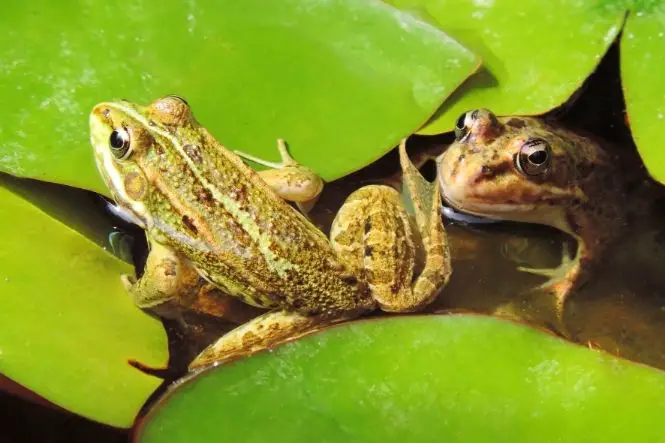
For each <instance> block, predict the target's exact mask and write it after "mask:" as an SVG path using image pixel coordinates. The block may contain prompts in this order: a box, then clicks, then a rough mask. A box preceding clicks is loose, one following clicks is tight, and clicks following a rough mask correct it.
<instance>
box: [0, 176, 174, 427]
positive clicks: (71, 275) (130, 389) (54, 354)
mask: <svg viewBox="0 0 665 443" xmlns="http://www.w3.org/2000/svg"><path fill="white" fill-rule="evenodd" d="M0 206H2V209H3V212H2V217H0V231H1V232H4V233H5V234H4V235H3V238H2V248H0V264H2V265H1V266H0V303H1V309H0V324H2V328H0V372H2V373H3V374H4V375H6V376H7V377H9V378H11V379H12V380H14V381H16V382H18V383H20V384H21V385H23V386H25V387H27V388H29V389H30V390H32V391H34V392H36V393H37V394H39V395H41V396H42V397H44V398H45V399H47V400H49V401H51V402H53V403H55V404H57V405H59V406H61V407H63V408H65V409H68V410H70V411H72V412H75V413H77V414H81V415H83V416H85V417H88V418H91V419H93V420H96V421H99V422H103V423H107V424H110V425H113V426H118V427H129V426H131V424H132V422H133V420H134V417H135V416H136V414H137V412H138V411H139V409H140V408H141V407H142V405H143V403H144V402H145V401H146V399H147V398H148V396H149V395H150V394H151V393H152V392H153V391H154V390H155V389H156V388H157V386H158V385H159V384H160V383H161V380H160V379H158V378H156V377H152V376H148V375H146V374H144V373H143V372H141V371H139V370H138V369H135V368H134V367H132V366H130V365H129V363H128V362H129V360H136V361H139V362H141V363H143V364H145V365H148V366H154V367H163V366H165V365H166V363H167V358H168V348H167V343H166V335H165V332H164V330H163V327H162V325H161V324H160V323H159V322H158V321H157V320H154V319H152V318H151V317H149V316H147V315H146V314H144V313H143V312H141V311H140V310H138V309H137V308H136V307H135V306H134V305H133V303H132V302H131V300H130V298H129V297H128V296H127V294H126V293H125V291H124V288H123V287H122V285H121V283H120V279H119V276H120V274H121V273H128V272H132V268H131V267H130V266H129V265H128V264H127V263H124V262H122V261H120V260H118V259H117V258H115V257H113V256H112V255H110V254H109V253H107V252H105V251H104V250H102V249H101V248H99V247H98V246H97V245H95V244H94V243H92V242H91V241H90V240H88V239H86V238H85V237H83V236H82V235H81V234H78V233H77V232H75V231H73V230H72V229H70V228H69V227H67V226H65V225H63V224H62V223H60V222H58V221H56V220H54V219H52V218H51V217H49V216H47V215H46V214H45V213H43V212H42V211H40V210H39V209H38V208H37V207H35V206H33V205H32V204H30V203H28V202H27V201H26V200H23V199H22V198H20V197H18V196H17V195H16V194H14V193H12V192H10V191H9V189H8V188H7V187H6V183H5V182H4V181H0Z"/></svg>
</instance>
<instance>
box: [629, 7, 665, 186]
mask: <svg viewBox="0 0 665 443" xmlns="http://www.w3.org/2000/svg"><path fill="white" fill-rule="evenodd" d="M640 3H641V5H640V6H641V7H640V8H637V9H636V10H634V11H632V12H631V14H630V15H629V16H628V19H627V21H626V26H625V29H624V33H623V36H622V38H621V77H622V79H621V81H622V85H623V90H624V97H625V100H626V111H627V112H628V115H629V117H630V128H631V131H632V134H633V139H634V140H635V143H636V144H637V148H638V150H639V153H640V155H641V156H642V160H643V161H644V164H645V165H646V167H647V169H648V171H649V173H650V174H651V175H652V176H653V177H654V178H655V179H656V180H658V181H660V182H661V183H665V143H663V137H662V133H663V128H665V77H664V76H663V75H662V73H663V72H664V71H665V51H664V50H663V48H664V47H665V4H663V2H648V1H644V2H640Z"/></svg>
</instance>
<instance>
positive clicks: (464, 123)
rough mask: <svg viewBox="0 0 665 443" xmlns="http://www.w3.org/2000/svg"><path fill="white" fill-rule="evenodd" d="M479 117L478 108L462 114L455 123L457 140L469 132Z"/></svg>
mask: <svg viewBox="0 0 665 443" xmlns="http://www.w3.org/2000/svg"><path fill="white" fill-rule="evenodd" d="M477 118H478V110H477V109H476V110H475V111H468V112H465V113H464V114H462V115H460V116H459V118H458V119H457V123H455V140H456V141H461V140H462V139H463V138H464V137H466V136H467V134H468V133H469V129H471V125H472V124H473V122H474V121H475V120H476V119H477Z"/></svg>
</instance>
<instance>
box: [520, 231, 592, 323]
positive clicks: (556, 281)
mask: <svg viewBox="0 0 665 443" xmlns="http://www.w3.org/2000/svg"><path fill="white" fill-rule="evenodd" d="M581 253H582V251H581V248H580V247H579V246H578V250H577V252H576V254H575V256H574V257H571V251H570V248H569V246H568V243H567V242H566V243H564V244H563V246H562V250H561V264H560V265H559V266H557V267H554V268H529V267H526V266H519V267H518V268H517V269H518V270H520V271H522V272H528V273H531V274H535V275H541V276H544V277H547V280H546V281H545V282H543V283H541V284H540V285H538V286H537V287H536V288H535V289H537V290H540V291H543V292H546V293H548V294H551V295H552V296H553V297H554V309H555V314H556V317H557V321H558V323H559V326H558V327H559V329H562V330H561V331H560V332H561V333H564V334H565V332H564V331H563V327H562V326H561V325H563V313H564V309H565V304H566V299H567V298H568V295H569V294H570V293H571V292H572V290H573V287H574V286H575V283H576V281H577V279H578V278H579V275H580V256H581Z"/></svg>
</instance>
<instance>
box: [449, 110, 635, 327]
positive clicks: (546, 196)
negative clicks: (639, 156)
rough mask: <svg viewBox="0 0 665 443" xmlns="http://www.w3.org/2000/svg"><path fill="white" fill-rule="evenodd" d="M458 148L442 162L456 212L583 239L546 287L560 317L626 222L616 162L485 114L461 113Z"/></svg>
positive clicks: (538, 128) (558, 131) (588, 146)
mask: <svg viewBox="0 0 665 443" xmlns="http://www.w3.org/2000/svg"><path fill="white" fill-rule="evenodd" d="M455 136H456V137H455V138H456V139H455V142H454V143H453V144H452V145H451V146H450V147H449V148H448V149H447V150H446V151H445V152H444V153H443V154H442V155H441V156H440V157H439V158H438V160H437V163H438V165H437V171H438V181H439V185H440V187H441V192H442V196H443V198H444V199H445V200H446V201H447V202H448V204H450V205H451V206H452V207H453V208H454V209H456V210H459V211H462V212H466V213H469V214H472V215H478V216H484V217H490V218H494V219H501V220H511V221H517V222H528V223H537V224H543V225H548V226H552V227H554V228H557V229H560V230H562V231H564V232H566V233H568V234H570V235H571V236H573V237H574V238H575V239H576V240H577V244H578V247H577V253H576V255H575V257H574V260H570V259H569V258H568V257H567V255H568V253H567V251H565V250H564V260H563V263H562V265H561V266H560V267H559V268H557V269H555V270H544V269H540V270H538V269H528V268H521V269H522V270H524V271H529V272H534V273H538V274H542V275H545V276H548V277H550V279H549V280H548V282H546V283H545V284H543V285H542V286H541V287H542V288H544V289H547V290H549V291H551V292H552V293H553V294H554V296H555V297H556V299H555V301H556V308H557V315H558V316H559V317H561V316H562V314H563V309H564V302H565V299H566V297H567V295H568V294H569V293H570V292H571V290H572V289H573V288H574V287H575V286H576V285H577V283H578V282H580V281H581V279H580V277H581V276H582V274H583V273H584V271H586V270H587V268H588V267H589V265H590V264H592V263H593V260H594V259H595V258H597V257H598V256H599V255H600V253H601V252H602V251H603V250H604V249H605V247H606V246H607V245H608V244H609V243H610V241H611V240H613V239H614V238H615V237H616V236H617V232H618V231H619V228H620V227H621V225H622V223H623V218H624V217H623V209H622V208H623V206H622V204H621V199H622V195H623V192H622V188H621V185H620V182H619V179H618V174H617V171H615V170H614V167H613V165H612V164H611V161H610V157H609V156H608V154H607V153H606V152H605V151H604V150H603V149H602V148H601V147H600V145H599V144H598V143H597V142H595V141H593V140H591V139H590V138H586V137H583V136H580V135H578V134H575V133H573V132H571V131H568V130H565V129H562V128H559V127H555V126H553V125H550V124H548V123H547V122H545V121H544V120H543V119H538V118H529V117H496V116H495V115H494V114H492V113H491V112H490V111H488V110H486V109H478V110H475V111H470V112H467V113H465V114H463V115H462V116H461V117H460V118H459V120H458V122H457V125H456V128H455Z"/></svg>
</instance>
